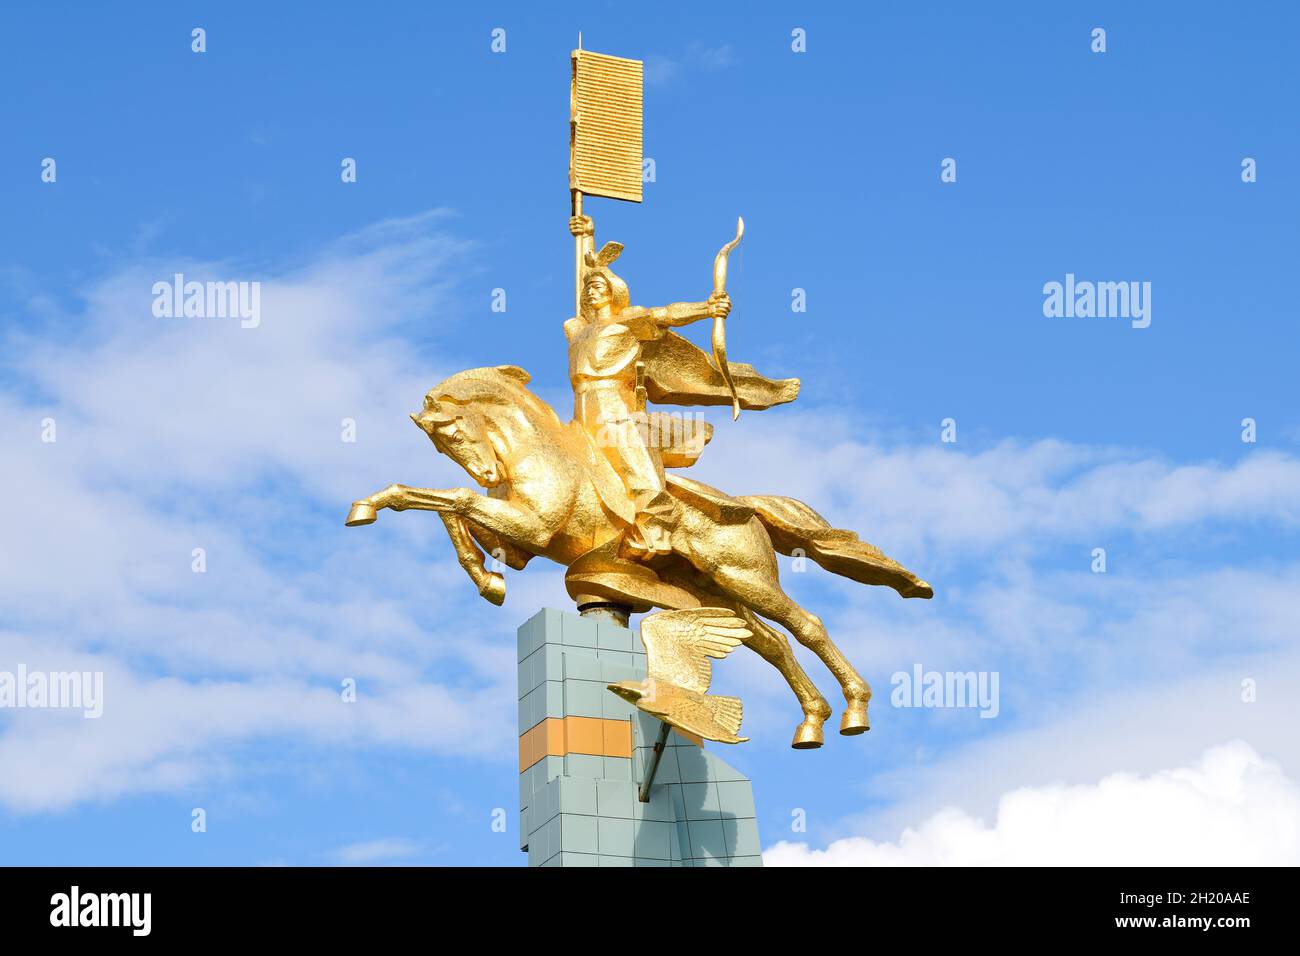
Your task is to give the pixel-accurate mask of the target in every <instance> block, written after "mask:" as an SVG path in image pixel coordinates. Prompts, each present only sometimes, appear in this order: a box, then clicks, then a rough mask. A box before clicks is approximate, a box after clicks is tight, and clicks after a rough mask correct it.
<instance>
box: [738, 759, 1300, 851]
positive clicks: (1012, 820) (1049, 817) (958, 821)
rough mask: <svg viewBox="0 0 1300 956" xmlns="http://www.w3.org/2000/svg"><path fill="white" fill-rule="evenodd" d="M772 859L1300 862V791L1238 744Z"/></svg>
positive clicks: (1023, 792) (780, 847)
mask: <svg viewBox="0 0 1300 956" xmlns="http://www.w3.org/2000/svg"><path fill="white" fill-rule="evenodd" d="M763 861H764V863H765V864H766V865H768V866H936V865H937V866H1140V865H1163V866H1240V865H1271V866H1295V865H1297V864H1300V787H1297V785H1296V783H1295V781H1293V780H1291V779H1289V778H1288V777H1286V776H1285V775H1284V774H1283V773H1282V770H1281V768H1280V767H1279V766H1278V765H1277V764H1275V763H1272V762H1270V761H1267V760H1264V759H1263V758H1262V757H1260V756H1259V754H1257V753H1256V752H1255V751H1254V750H1253V749H1252V748H1251V747H1250V746H1249V745H1247V744H1246V743H1244V742H1241V741H1235V742H1232V743H1230V744H1226V745H1222V746H1218V747H1214V748H1211V749H1210V750H1208V751H1206V752H1205V753H1204V755H1203V756H1202V757H1201V759H1200V760H1199V761H1197V762H1196V763H1194V764H1192V765H1190V766H1187V767H1182V768H1179V769H1176V770H1168V771H1163V772H1159V773H1154V774H1151V775H1149V776H1136V775H1133V774H1127V773H1117V774H1112V775H1110V776H1107V777H1104V778H1103V779H1102V780H1100V781H1099V782H1097V783H1095V784H1090V785H1075V786H1063V785H1054V786H1040V787H1032V788H1023V789H1019V790H1014V791H1012V792H1010V793H1007V794H1006V795H1005V796H1003V797H1002V799H1001V800H1000V801H999V803H998V809H997V814H996V818H995V820H994V822H993V824H992V825H987V824H985V823H984V822H983V821H981V820H979V819H976V818H974V817H972V816H970V815H968V814H967V813H965V812H963V811H961V810H957V809H945V810H941V811H940V812H938V813H936V814H935V815H934V816H932V817H930V818H929V819H927V820H926V821H924V822H923V823H921V824H920V825H918V826H916V827H914V828H908V829H906V830H905V831H903V833H902V835H901V836H900V837H899V838H898V839H897V840H896V841H893V842H875V841H873V840H870V839H866V838H861V837H855V838H849V839H844V840H837V841H835V842H833V843H831V844H830V845H829V846H827V847H826V848H825V849H824V850H818V849H812V848H810V847H809V846H808V845H807V844H805V843H789V842H781V843H778V844H776V845H775V846H773V847H771V848H770V849H768V850H767V851H766V852H765V853H764V854H763Z"/></svg>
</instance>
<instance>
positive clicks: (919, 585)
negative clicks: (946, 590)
mask: <svg viewBox="0 0 1300 956" xmlns="http://www.w3.org/2000/svg"><path fill="white" fill-rule="evenodd" d="M899 594H901V595H902V596H903V597H905V598H932V597H934V588H932V587H930V585H929V583H928V582H926V581H917V582H916V583H915V584H913V585H912V586H911V587H909V588H907V589H906V590H904V591H900V592H899Z"/></svg>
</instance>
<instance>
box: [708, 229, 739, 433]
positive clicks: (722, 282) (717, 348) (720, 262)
mask: <svg viewBox="0 0 1300 956" xmlns="http://www.w3.org/2000/svg"><path fill="white" fill-rule="evenodd" d="M744 234H745V220H744V219H742V218H741V217H739V216H737V217H736V238H735V239H732V240H731V241H730V242H729V243H727V244H726V245H725V246H723V247H722V248H721V249H719V250H718V255H717V256H716V257H715V258H714V260H713V294H714V295H717V294H718V293H720V292H726V291H727V257H728V256H729V255H731V250H732V249H734V248H736V246H738V245H739V244H740V238H741V236H743V235H744ZM713 363H714V364H715V365H716V366H717V367H718V371H719V372H720V373H721V374H722V380H723V381H724V382H726V383H727V388H729V389H730V390H731V420H732V421H733V422H734V421H735V420H736V419H738V418H740V399H739V398H738V397H737V396H736V383H735V381H733V380H732V378H731V368H730V367H729V366H728V365H727V326H726V318H725V317H723V316H721V315H715V316H714V317H713Z"/></svg>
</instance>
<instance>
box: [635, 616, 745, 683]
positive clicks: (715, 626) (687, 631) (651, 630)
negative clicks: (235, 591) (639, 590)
mask: <svg viewBox="0 0 1300 956" xmlns="http://www.w3.org/2000/svg"><path fill="white" fill-rule="evenodd" d="M752 635H753V632H752V631H750V629H749V627H748V626H746V624H745V622H744V621H742V620H741V619H740V618H738V617H736V616H735V614H734V613H733V612H731V611H728V610H727V609H726V608H720V607H697V608H688V609H687V610H684V611H660V612H659V613H657V614H649V615H646V616H645V617H643V618H642V619H641V642H642V643H643V644H645V653H646V671H647V675H646V676H647V677H648V679H649V681H650V682H654V681H657V680H659V681H667V682H669V683H670V684H676V685H677V686H678V687H684V688H686V689H687V690H693V691H695V692H696V693H697V694H704V693H707V692H708V690H709V683H710V682H711V681H712V679H713V666H712V665H711V664H710V663H709V658H711V657H717V658H722V657H726V656H727V655H728V654H730V653H731V651H732V650H733V649H735V648H736V647H738V646H740V645H741V644H743V643H744V642H745V640H747V639H748V638H749V637H751V636H752Z"/></svg>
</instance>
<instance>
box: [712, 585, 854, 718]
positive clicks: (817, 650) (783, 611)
mask: <svg viewBox="0 0 1300 956" xmlns="http://www.w3.org/2000/svg"><path fill="white" fill-rule="evenodd" d="M730 578H731V574H730V573H729V571H728V569H725V568H724V569H721V570H720V571H719V572H718V573H717V574H715V576H714V580H715V581H716V582H717V583H718V584H719V585H720V586H722V587H723V588H725V589H726V590H727V591H728V592H729V593H733V594H734V593H737V591H740V592H741V593H743V597H742V600H743V601H744V602H745V604H747V605H748V606H749V607H750V608H752V609H753V610H754V611H756V612H757V613H759V614H761V615H763V617H766V618H768V619H770V620H773V621H776V622H777V623H778V624H780V625H781V626H782V627H785V628H787V629H788V630H789V631H790V633H791V634H793V635H794V636H795V638H796V639H797V640H798V641H799V643H800V644H802V645H803V646H804V647H806V648H808V649H809V650H811V651H812V652H813V653H814V654H816V655H817V656H818V657H820V658H821V659H822V661H823V662H825V664H826V667H827V668H828V669H829V670H830V672H831V673H832V674H834V675H835V679H836V680H837V681H839V683H840V687H841V688H842V689H843V690H844V700H845V707H844V715H843V717H841V718H840V733H842V734H845V735H846V736H847V735H852V734H860V733H862V732H864V731H867V730H870V729H871V723H870V721H869V720H868V719H867V702H868V701H869V700H871V688H870V687H869V686H867V682H866V681H864V680H863V679H862V676H861V675H860V674H859V673H858V672H857V671H856V670H854V669H853V665H852V664H850V663H849V662H848V660H847V659H846V658H845V656H844V655H843V654H841V653H840V649H839V648H838V647H836V646H835V644H834V642H833V641H831V638H830V635H829V634H827V633H826V628H825V626H824V625H823V624H822V622H821V618H819V617H818V616H817V615H816V614H812V613H810V612H808V611H805V610H804V609H803V608H801V607H800V606H799V605H798V604H796V603H795V602H794V601H793V600H792V599H791V598H790V596H789V595H787V594H786V593H785V591H783V590H782V589H781V585H780V583H779V582H778V581H777V580H776V576H775V575H773V576H772V580H771V582H770V584H769V586H766V587H757V588H756V587H753V585H752V583H751V582H750V581H748V580H746V579H745V577H744V576H740V577H737V578H736V579H735V580H729V579H730ZM733 588H735V589H736V591H733V590H732V589H733Z"/></svg>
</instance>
